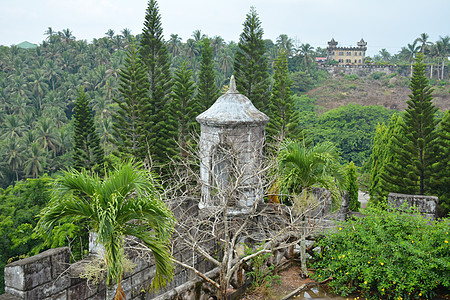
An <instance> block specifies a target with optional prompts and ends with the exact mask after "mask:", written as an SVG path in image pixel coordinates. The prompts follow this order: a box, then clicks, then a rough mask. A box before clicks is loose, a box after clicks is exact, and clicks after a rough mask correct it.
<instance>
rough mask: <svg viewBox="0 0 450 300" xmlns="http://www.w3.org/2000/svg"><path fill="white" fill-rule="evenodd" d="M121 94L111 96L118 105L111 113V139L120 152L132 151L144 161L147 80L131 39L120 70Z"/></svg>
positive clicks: (144, 68) (127, 152)
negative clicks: (116, 96)
mask: <svg viewBox="0 0 450 300" xmlns="http://www.w3.org/2000/svg"><path fill="white" fill-rule="evenodd" d="M119 80H120V86H119V92H120V94H121V97H120V98H114V102H116V103H117V105H118V109H117V111H116V112H115V113H114V114H113V119H114V123H113V126H112V135H113V137H114V139H112V141H113V142H114V144H116V145H117V149H118V151H119V153H120V155H119V156H123V155H125V156H126V155H131V156H132V157H134V158H136V159H138V160H140V161H143V160H144V159H145V157H146V154H147V149H146V144H145V143H144V142H145V139H146V136H147V135H146V133H145V132H144V131H143V127H144V126H143V125H144V119H145V118H144V115H143V114H142V111H143V106H144V105H145V104H146V103H148V99H149V97H148V92H149V86H150V85H149V81H148V77H147V71H146V67H145V65H144V64H143V63H142V61H141V59H140V58H139V56H138V50H137V48H136V44H135V43H134V42H132V43H131V44H130V45H129V47H128V51H127V57H126V58H125V63H124V66H123V67H122V68H121V69H120V71H119Z"/></svg>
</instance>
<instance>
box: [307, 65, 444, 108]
mask: <svg viewBox="0 0 450 300" xmlns="http://www.w3.org/2000/svg"><path fill="white" fill-rule="evenodd" d="M410 93H411V90H410V89H409V78H408V77H405V76H400V75H398V74H392V75H386V74H384V73H374V74H372V75H371V76H367V77H358V76H357V75H345V76H337V77H335V78H328V79H327V80H325V81H323V82H321V83H320V84H319V85H318V86H317V87H315V88H313V89H312V90H310V91H308V92H307V95H308V96H309V97H311V98H313V99H315V100H316V101H315V104H316V105H318V106H319V107H320V110H319V112H321V111H322V112H323V111H328V110H331V109H335V108H338V107H340V106H343V105H347V104H349V103H354V104H360V105H381V106H383V107H385V108H388V109H392V110H399V111H403V110H404V109H405V108H406V107H407V104H406V100H408V99H409V97H408V95H409V94H410ZM433 96H434V99H433V103H434V104H435V105H436V107H438V108H439V109H441V110H448V109H450V84H448V83H447V82H439V84H435V86H434V91H433Z"/></svg>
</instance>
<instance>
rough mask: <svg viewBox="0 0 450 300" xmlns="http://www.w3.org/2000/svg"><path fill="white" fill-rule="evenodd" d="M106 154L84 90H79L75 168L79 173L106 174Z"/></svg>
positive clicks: (76, 109) (75, 135)
mask: <svg viewBox="0 0 450 300" xmlns="http://www.w3.org/2000/svg"><path fill="white" fill-rule="evenodd" d="M104 164H105V153H104V152H103V148H102V146H101V145H100V138H99V137H98V134H97V132H96V130H95V127H94V118H93V116H92V110H91V108H90V106H89V100H88V99H87V97H86V94H85V93H84V88H83V87H80V89H79V90H78V97H77V101H76V102H75V114H74V149H73V166H74V168H75V169H77V170H78V171H82V170H86V171H91V172H96V173H98V174H99V175H102V174H104Z"/></svg>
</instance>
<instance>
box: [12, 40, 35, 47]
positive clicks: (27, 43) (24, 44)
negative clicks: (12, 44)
mask: <svg viewBox="0 0 450 300" xmlns="http://www.w3.org/2000/svg"><path fill="white" fill-rule="evenodd" d="M16 46H17V47H19V48H22V49H33V48H36V47H38V45H36V44H32V43H30V42H27V41H25V42H22V43H20V44H18V45H16Z"/></svg>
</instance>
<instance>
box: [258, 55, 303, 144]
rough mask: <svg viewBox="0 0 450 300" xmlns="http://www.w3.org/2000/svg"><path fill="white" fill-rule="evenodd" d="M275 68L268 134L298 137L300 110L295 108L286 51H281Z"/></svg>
mask: <svg viewBox="0 0 450 300" xmlns="http://www.w3.org/2000/svg"><path fill="white" fill-rule="evenodd" d="M274 69H275V70H274V75H273V79H274V83H273V88H272V95H271V97H270V102H269V109H268V110H267V114H268V117H269V118H270V121H269V123H268V124H267V128H266V131H267V135H268V137H269V139H270V138H275V139H277V138H279V139H281V140H282V139H283V138H284V137H288V138H298V137H299V129H298V114H299V112H298V111H297V110H296V109H295V106H294V98H293V95H292V92H291V79H290V78H289V71H288V67H287V56H286V51H283V50H281V51H280V54H279V56H278V57H277V58H276V59H275V68H274ZM269 142H270V141H269Z"/></svg>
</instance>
